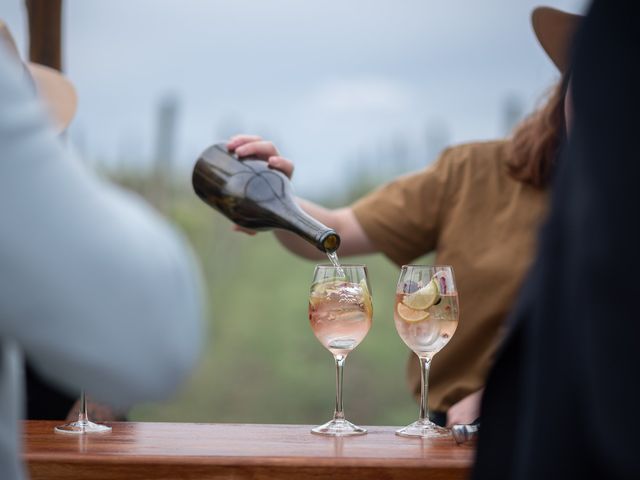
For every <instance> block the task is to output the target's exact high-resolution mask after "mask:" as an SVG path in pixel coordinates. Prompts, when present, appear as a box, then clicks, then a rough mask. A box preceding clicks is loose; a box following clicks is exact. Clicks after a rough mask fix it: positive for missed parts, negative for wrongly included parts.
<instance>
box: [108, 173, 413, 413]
mask: <svg viewBox="0 0 640 480" xmlns="http://www.w3.org/2000/svg"><path fill="white" fill-rule="evenodd" d="M115 180H116V181H117V182H119V183H120V184H122V185H124V186H125V187H126V188H129V189H131V190H135V191H137V192H138V193H140V194H142V195H143V196H145V197H146V198H148V199H149V200H150V201H151V203H153V204H154V205H156V206H157V207H158V209H159V210H161V211H162V213H163V214H164V215H165V216H166V217H167V218H168V219H169V220H170V221H172V222H173V223H174V224H175V225H177V227H178V228H179V229H180V230H181V231H182V232H183V233H184V235H185V236H186V237H187V239H188V241H189V242H190V244H191V245H192V247H193V249H194V252H195V254H196V256H197V257H198V259H199V261H200V265H201V269H202V272H203V276H204V279H205V292H206V298H207V302H208V305H207V316H206V318H207V332H206V336H205V338H204V350H203V355H202V357H201V361H200V364H199V365H198V367H197V369H196V370H195V371H194V372H193V374H192V376H191V378H189V379H188V381H186V382H185V384H184V385H183V388H182V389H181V390H180V391H179V392H178V393H177V394H176V395H175V397H174V398H172V399H170V400H169V401H167V402H164V403H158V404H146V405H138V406H136V407H135V408H134V409H132V410H131V412H130V413H129V417H130V419H131V420H136V421H176V422H178V421H184V422H236V423H297V424H320V423H324V422H325V421H327V420H328V419H329V418H330V417H331V415H332V414H333V406H334V401H335V369H334V364H333V358H332V356H331V354H330V353H329V352H328V351H327V350H325V349H324V348H323V347H322V346H321V345H320V344H319V343H318V341H317V340H316V338H315V337H314V335H313V333H312V331H311V328H310V327H309V321H308V315H307V296H308V293H309V285H310V281H311V277H312V273H313V267H314V262H311V261H308V260H304V259H300V258H298V257H296V256H294V255H292V254H290V253H288V252H287V251H286V250H284V249H283V248H282V247H281V246H280V244H279V243H278V242H277V240H276V239H275V237H274V236H273V235H272V234H270V233H268V232H265V233H260V234H258V235H256V236H254V237H251V236H248V235H245V234H242V233H238V232H234V231H233V230H232V224H231V223H230V222H229V221H228V220H227V219H226V218H224V217H223V216H222V215H220V214H219V213H217V212H216V211H214V210H212V209H211V208H210V207H208V206H207V205H205V204H204V203H203V202H201V201H200V199H198V198H197V197H196V196H195V194H194V193H193V192H192V191H191V190H190V189H188V188H182V189H180V188H176V187H175V186H174V187H172V188H171V189H169V188H168V187H167V182H166V180H163V178H162V177H157V176H156V177H153V176H150V177H142V176H136V175H131V174H128V175H123V174H121V175H119V176H118V177H117V178H115ZM361 190H362V187H360V188H355V189H354V193H355V192H357V193H358V194H360V193H361ZM320 203H322V202H320ZM339 253H340V252H339V251H338V254H339ZM347 260H348V263H365V264H366V265H367V266H368V269H369V276H370V282H371V286H372V294H373V304H374V319H373V327H372V329H371V331H370V332H369V334H368V336H367V337H366V338H365V340H364V341H363V342H362V344H361V345H360V346H359V347H358V348H357V349H356V350H355V351H354V352H353V353H352V354H351V355H350V356H349V358H348V359H347V363H346V367H345V374H344V404H345V411H346V414H347V418H349V419H350V420H352V421H353V422H355V423H360V424H363V425H404V424H408V423H410V422H411V421H413V420H415V418H417V414H418V411H417V410H418V407H417V404H416V402H415V401H414V400H413V399H412V397H411V396H410V394H409V390H408V387H407V383H406V377H405V370H406V365H407V362H408V361H416V362H417V359H416V358H415V357H413V356H412V355H410V351H409V350H408V349H407V348H406V347H405V345H404V344H403V343H402V341H401V340H400V338H399V337H398V335H397V333H396V331H395V327H394V324H393V314H392V312H393V310H392V308H393V299H394V291H395V284H396V281H397V275H398V273H399V270H398V268H397V267H396V266H395V265H393V264H392V263H391V262H390V261H389V260H387V259H386V258H385V257H383V256H382V255H370V256H366V257H353V258H349V259H343V258H341V261H344V262H345V263H347ZM176 321H178V322H179V321H180V319H179V318H178V319H176Z"/></svg>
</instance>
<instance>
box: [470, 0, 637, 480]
mask: <svg viewBox="0 0 640 480" xmlns="http://www.w3.org/2000/svg"><path fill="white" fill-rule="evenodd" d="M639 10H640V9H639V8H638V4H637V3H635V2H620V1H612V0H609V1H604V0H595V1H594V2H593V3H592V4H591V5H590V8H589V10H588V13H587V16H586V17H585V18H584V20H583V21H582V22H581V26H580V27H579V30H578V32H577V34H576V37H575V42H574V49H573V56H572V60H573V61H572V77H571V87H570V92H571V97H572V102H571V103H572V110H573V115H572V122H571V126H570V132H569V136H568V142H567V145H566V148H564V151H563V153H562V154H561V156H560V159H559V164H558V169H557V171H556V177H555V179H554V183H553V186H552V201H551V207H550V216H549V218H548V220H547V222H546V224H545V225H544V227H543V229H542V232H541V237H540V243H539V245H540V247H539V251H538V254H537V256H536V260H535V261H534V264H533V266H532V269H531V270H530V272H529V274H528V276H527V280H526V281H525V284H524V286H523V289H522V291H521V294H520V297H519V301H518V303H517V307H516V309H515V310H514V312H513V314H512V315H511V317H510V325H509V332H508V334H507V336H506V338H505V341H504V342H503V344H502V347H501V349H500V351H499V354H498V356H497V358H496V362H495V364H494V366H493V368H492V370H491V372H490V375H489V379H488V383H487V386H486V389H485V393H484V396H483V400H482V406H481V417H482V428H481V429H480V434H479V441H478V450H477V456H476V462H475V465H474V469H473V473H472V478H473V479H474V480H482V479H492V480H493V479H497V480H500V479H511V478H514V479H516V478H517V479H524V480H526V479H540V478H544V479H552V478H563V479H567V478H581V477H582V476H585V477H586V476H587V475H589V476H590V477H593V478H607V479H618V478H620V479H626V478H629V479H631V478H636V479H637V478H640V460H638V458H637V452H638V447H639V446H640V440H639V439H638V434H637V431H636V428H635V425H634V424H633V413H634V412H635V410H636V404H637V399H638V397H639V395H640V382H638V373H637V367H636V361H635V355H634V354H635V351H636V348H637V346H636V345H637V339H638V338H640V321H639V318H638V313H637V312H638V307H637V302H638V298H640V281H639V280H638V279H637V278H636V275H637V273H638V271H640V248H639V245H640V235H639V229H638V228H637V225H634V223H637V213H636V212H635V210H636V208H637V207H638V206H639V205H640V162H638V159H637V146H636V144H635V142H636V141H637V128H636V125H637V120H636V115H637V112H638V111H640V95H639V94H638V88H639V87H640V75H639V69H638V65H637V64H638V59H639V58H640V28H639V26H638V23H639V20H640V15H639V13H640V12H639ZM634 219H635V220H634Z"/></svg>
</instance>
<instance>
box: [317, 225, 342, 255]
mask: <svg viewBox="0 0 640 480" xmlns="http://www.w3.org/2000/svg"><path fill="white" fill-rule="evenodd" d="M320 245H322V250H324V251H325V252H327V253H333V252H335V251H336V250H337V249H338V247H339V246H340V237H339V236H338V234H337V233H336V232H334V231H333V230H331V231H329V232H327V233H326V234H325V235H323V236H322V238H321V239H320Z"/></svg>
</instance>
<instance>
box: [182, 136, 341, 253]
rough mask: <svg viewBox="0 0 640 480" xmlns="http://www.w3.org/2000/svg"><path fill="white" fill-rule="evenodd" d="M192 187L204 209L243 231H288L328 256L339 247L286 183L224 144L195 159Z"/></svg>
mask: <svg viewBox="0 0 640 480" xmlns="http://www.w3.org/2000/svg"><path fill="white" fill-rule="evenodd" d="M192 183H193V189H194V190H195V192H196V194H197V195H198V196H199V197H200V198H201V199H202V200H203V201H204V202H205V203H207V204H208V205H210V206H211V207H213V208H215V209H216V210H218V211H219V212H221V213H222V214H224V215H225V216H226V217H227V218H229V219H230V220H231V221H233V222H235V223H236V224H238V225H240V226H242V227H245V228H250V229H252V230H269V229H273V228H280V229H284V230H289V231H290V232H293V233H295V234H297V235H299V236H300V237H302V238H304V239H305V240H307V241H308V242H310V243H312V244H313V245H315V246H316V247H318V248H319V249H320V250H322V251H323V252H328V253H331V252H334V251H336V250H337V249H338V246H339V245H340V237H339V236H338V234H337V233H336V232H335V231H334V230H332V229H330V228H328V227H326V226H325V225H323V224H322V223H320V222H318V221H317V220H315V219H314V218H312V217H311V216H309V215H307V214H306V213H305V212H304V211H302V209H301V208H300V207H299V206H298V205H297V203H296V202H295V200H294V198H293V193H292V190H291V184H290V182H289V179H288V178H287V177H286V175H284V174H283V173H282V172H280V171H278V170H274V169H272V168H269V166H268V164H267V162H264V161H262V160H259V159H257V158H252V157H246V158H242V159H239V158H238V157H237V156H236V155H235V154H232V153H230V152H229V151H228V150H227V147H226V146H225V145H224V144H215V145H212V146H211V147H209V148H207V149H206V150H205V151H204V152H203V153H202V154H201V155H200V158H199V159H198V161H197V162H196V165H195V167H194V168H193V176H192Z"/></svg>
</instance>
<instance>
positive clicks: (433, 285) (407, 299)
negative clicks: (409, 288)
mask: <svg viewBox="0 0 640 480" xmlns="http://www.w3.org/2000/svg"><path fill="white" fill-rule="evenodd" d="M438 300H440V290H439V289H438V282H437V281H436V279H435V278H432V279H431V281H430V282H429V283H427V284H426V285H425V286H424V287H422V288H421V289H420V290H417V291H415V292H413V293H410V294H409V295H405V296H404V298H403V299H402V303H404V304H405V305H406V306H407V307H409V308H413V309H415V310H426V309H427V308H429V307H430V306H431V305H433V304H435V303H436V302H437V301H438Z"/></svg>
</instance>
